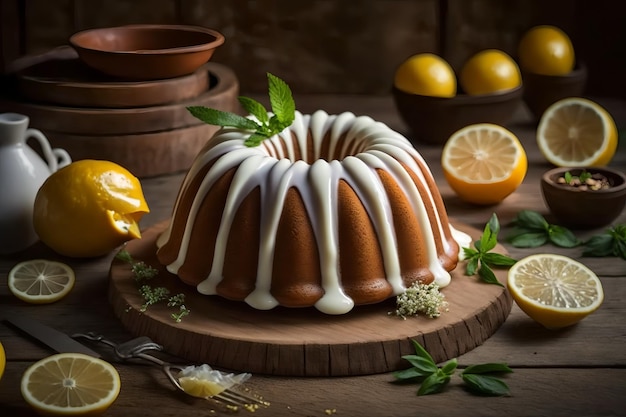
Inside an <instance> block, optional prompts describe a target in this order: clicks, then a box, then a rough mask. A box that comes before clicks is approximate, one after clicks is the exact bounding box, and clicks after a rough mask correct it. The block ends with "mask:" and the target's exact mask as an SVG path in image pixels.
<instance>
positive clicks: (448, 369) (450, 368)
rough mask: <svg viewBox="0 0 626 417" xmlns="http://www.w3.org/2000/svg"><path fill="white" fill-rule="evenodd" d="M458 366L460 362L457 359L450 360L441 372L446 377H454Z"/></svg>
mask: <svg viewBox="0 0 626 417" xmlns="http://www.w3.org/2000/svg"><path fill="white" fill-rule="evenodd" d="M457 366H458V362H457V360H456V358H454V359H450V360H449V361H448V362H446V363H445V364H444V365H443V366H442V367H441V371H442V372H443V373H444V374H446V375H452V374H453V373H454V371H455V370H456V367H457Z"/></svg>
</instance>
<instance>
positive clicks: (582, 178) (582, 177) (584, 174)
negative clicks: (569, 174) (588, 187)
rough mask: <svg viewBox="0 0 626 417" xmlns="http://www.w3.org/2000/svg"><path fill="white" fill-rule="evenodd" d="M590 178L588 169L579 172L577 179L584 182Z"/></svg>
mask: <svg viewBox="0 0 626 417" xmlns="http://www.w3.org/2000/svg"><path fill="white" fill-rule="evenodd" d="M590 178H591V173H590V172H589V171H583V172H581V173H580V175H579V176H578V179H579V180H580V182H582V183H584V182H585V181H587V180H588V179H590Z"/></svg>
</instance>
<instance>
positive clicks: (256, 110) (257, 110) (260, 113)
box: [238, 96, 269, 124]
mask: <svg viewBox="0 0 626 417" xmlns="http://www.w3.org/2000/svg"><path fill="white" fill-rule="evenodd" d="M238 100H239V103H241V107H243V109H244V110H245V111H247V112H248V113H250V114H251V115H253V116H254V117H256V118H257V119H259V122H261V123H262V124H267V122H268V121H269V116H268V114H267V109H265V106H263V104H261V103H259V102H258V101H256V100H255V99H253V98H250V97H243V96H242V97H238Z"/></svg>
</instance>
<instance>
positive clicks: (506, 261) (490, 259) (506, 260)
mask: <svg viewBox="0 0 626 417" xmlns="http://www.w3.org/2000/svg"><path fill="white" fill-rule="evenodd" d="M482 261H483V263H486V264H487V265H489V266H494V267H498V266H500V267H502V266H511V265H514V264H515V262H517V260H515V259H513V258H511V257H509V256H506V255H502V254H500V253H495V252H489V253H485V254H483V259H482Z"/></svg>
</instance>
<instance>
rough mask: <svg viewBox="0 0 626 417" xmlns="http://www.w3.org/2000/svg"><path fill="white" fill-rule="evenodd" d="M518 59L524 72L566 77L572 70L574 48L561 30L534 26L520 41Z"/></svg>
mask: <svg viewBox="0 0 626 417" xmlns="http://www.w3.org/2000/svg"><path fill="white" fill-rule="evenodd" d="M518 59H519V64H520V67H521V68H522V69H523V70H524V71H528V72H532V73H535V74H541V75H566V74H569V73H570V72H571V71H572V70H573V69H574V63H575V56H574V46H573V45H572V41H571V40H570V38H569V36H567V34H566V33H565V32H563V31H562V30H561V29H559V28H557V27H554V26H545V25H544V26H536V27H534V28H532V29H530V30H529V31H528V32H526V33H525V34H524V36H523V37H522V39H521V40H520V43H519V46H518Z"/></svg>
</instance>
